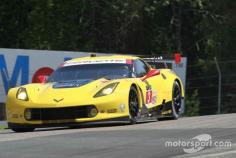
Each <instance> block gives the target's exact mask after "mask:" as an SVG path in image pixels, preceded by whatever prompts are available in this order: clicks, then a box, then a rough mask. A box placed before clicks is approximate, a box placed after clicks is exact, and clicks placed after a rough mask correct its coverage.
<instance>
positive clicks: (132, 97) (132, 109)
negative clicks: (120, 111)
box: [129, 87, 139, 124]
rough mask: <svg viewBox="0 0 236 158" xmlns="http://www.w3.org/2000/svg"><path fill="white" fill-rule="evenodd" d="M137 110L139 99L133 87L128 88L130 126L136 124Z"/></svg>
mask: <svg viewBox="0 0 236 158" xmlns="http://www.w3.org/2000/svg"><path fill="white" fill-rule="evenodd" d="M138 109H139V99H138V92H137V89H136V88H134V87H131V88H130V92H129V121H130V124H135V123H136V122H137V116H138V111H139V110H138Z"/></svg>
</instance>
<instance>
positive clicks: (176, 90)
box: [171, 81, 182, 119]
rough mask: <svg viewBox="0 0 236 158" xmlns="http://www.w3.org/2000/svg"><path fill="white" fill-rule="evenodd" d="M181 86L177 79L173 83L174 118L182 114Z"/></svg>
mask: <svg viewBox="0 0 236 158" xmlns="http://www.w3.org/2000/svg"><path fill="white" fill-rule="evenodd" d="M181 101H182V97H181V88H180V85H179V83H178V82H177V81H175V82H174V84H173V90H172V117H171V118H172V119H178V118H179V115H180V109H181Z"/></svg>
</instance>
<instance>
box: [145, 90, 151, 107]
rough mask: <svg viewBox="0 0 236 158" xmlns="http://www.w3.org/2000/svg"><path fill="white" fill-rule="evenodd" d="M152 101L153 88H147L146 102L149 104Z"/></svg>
mask: <svg viewBox="0 0 236 158" xmlns="http://www.w3.org/2000/svg"><path fill="white" fill-rule="evenodd" d="M151 102H152V90H147V93H146V104H149V103H151Z"/></svg>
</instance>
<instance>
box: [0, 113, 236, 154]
mask: <svg viewBox="0 0 236 158" xmlns="http://www.w3.org/2000/svg"><path fill="white" fill-rule="evenodd" d="M202 134H209V135H211V137H212V140H215V141H216V140H218V141H224V140H227V141H230V142H231V143H232V145H231V147H224V148H223V147H221V148H216V147H207V148H204V149H203V150H201V151H198V152H196V153H193V154H189V153H185V152H184V151H183V147H167V146H165V143H166V142H167V141H178V140H190V139H191V138H193V137H195V136H197V135H202ZM235 144H236V114H224V115H210V116H201V117H190V118H180V119H179V120H165V121H158V122H146V123H139V124H136V125H124V124H120V123H112V124H110V123H105V124H88V125H81V126H78V127H77V128H74V129H71V128H44V129H37V130H36V131H35V132H30V133H13V132H12V131H10V130H1V131H0V158H67V157H68V158H83V157H86V158H158V157H179V158H182V157H196V158H205V157H224V158H226V157H232V158H234V157H236V145H235Z"/></svg>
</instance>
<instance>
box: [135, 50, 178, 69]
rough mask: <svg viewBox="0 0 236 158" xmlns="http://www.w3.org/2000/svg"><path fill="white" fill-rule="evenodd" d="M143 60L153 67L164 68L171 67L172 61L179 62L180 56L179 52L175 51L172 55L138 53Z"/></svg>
mask: <svg viewBox="0 0 236 158" xmlns="http://www.w3.org/2000/svg"><path fill="white" fill-rule="evenodd" d="M139 57H141V58H142V59H143V60H144V61H145V62H147V63H148V64H149V65H151V66H152V67H153V68H158V69H160V68H162V69H163V68H164V69H173V63H175V64H176V65H178V64H181V62H182V57H181V54H179V53H176V54H174V56H168V55H159V56H157V55H148V56H147V55H140V56H139Z"/></svg>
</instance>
